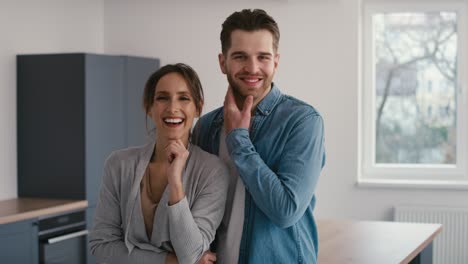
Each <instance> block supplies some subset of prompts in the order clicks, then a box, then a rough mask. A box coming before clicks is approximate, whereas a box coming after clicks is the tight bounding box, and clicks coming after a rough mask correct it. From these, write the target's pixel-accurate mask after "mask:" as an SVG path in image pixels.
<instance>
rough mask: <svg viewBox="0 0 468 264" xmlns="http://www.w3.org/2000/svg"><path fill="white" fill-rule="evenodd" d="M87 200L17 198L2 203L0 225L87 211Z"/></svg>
mask: <svg viewBox="0 0 468 264" xmlns="http://www.w3.org/2000/svg"><path fill="white" fill-rule="evenodd" d="M86 207H88V202H87V201H86V200H65V199H45V198H15V199H9V200H3V201H0V224H8V223H12V222H18V221H22V220H27V219H32V218H39V217H43V216H47V215H53V214H59V213H65V212H69V211H74V210H79V209H85V208H86Z"/></svg>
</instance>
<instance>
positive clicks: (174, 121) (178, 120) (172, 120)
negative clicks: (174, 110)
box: [164, 118, 184, 124]
mask: <svg viewBox="0 0 468 264" xmlns="http://www.w3.org/2000/svg"><path fill="white" fill-rule="evenodd" d="M183 121H184V120H183V119H182V118H165V119H164V122H165V123H169V124H180V123H182V122H183Z"/></svg>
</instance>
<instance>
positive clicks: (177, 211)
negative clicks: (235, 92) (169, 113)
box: [89, 142, 229, 264]
mask: <svg viewBox="0 0 468 264" xmlns="http://www.w3.org/2000/svg"><path fill="white" fill-rule="evenodd" d="M154 146H155V142H151V143H148V144H147V145H145V146H142V147H133V148H128V149H123V150H119V151H115V152H113V153H112V154H111V155H110V156H109V157H108V159H107V160H106V163H105V166H104V176H103V180H102V186H101V190H100V194H99V200H98V203H97V206H96V211H95V215H94V223H93V228H92V231H91V233H90V235H89V244H90V247H91V252H92V253H93V255H95V256H96V258H97V261H98V262H99V263H112V264H114V263H143V264H144V263H152V264H154V263H164V262H165V258H166V254H167V253H168V252H174V253H175V254H176V255H177V259H178V261H179V263H196V262H197V261H198V259H199V258H200V257H201V256H202V255H203V253H204V252H205V251H206V250H208V249H209V246H210V243H211V242H212V241H213V239H214V237H215V232H216V229H217V228H218V226H219V224H220V223H221V219H222V217H223V214H224V206H225V202H226V194H227V189H228V181H229V178H228V177H229V174H228V171H227V168H226V166H225V165H224V163H223V162H222V161H221V160H220V159H219V158H218V157H216V156H215V155H212V154H209V153H208V152H205V151H203V150H202V149H200V148H199V147H197V146H195V145H190V146H189V152H190V154H189V158H188V160H187V164H186V168H185V171H184V173H183V175H182V182H183V186H184V191H185V198H184V199H183V200H181V201H180V202H178V203H177V204H174V205H172V206H169V205H168V190H167V188H166V190H165V191H164V193H163V195H162V197H161V200H160V203H159V205H158V207H157V209H156V212H155V216H154V222H153V224H154V225H153V233H152V237H151V240H148V236H147V235H146V231H145V224H144V220H143V214H142V209H141V200H140V198H141V197H140V182H141V179H142V177H143V174H144V172H145V169H146V167H147V166H148V163H149V160H150V158H151V155H152V153H153V150H154Z"/></svg>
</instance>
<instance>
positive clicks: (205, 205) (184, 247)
mask: <svg viewBox="0 0 468 264" xmlns="http://www.w3.org/2000/svg"><path fill="white" fill-rule="evenodd" d="M214 161H216V164H219V165H218V166H216V167H215V168H214V169H211V171H208V169H209V167H212V166H213V164H205V166H204V168H203V172H205V173H209V175H204V176H207V177H206V178H205V179H204V180H203V182H199V183H198V184H199V185H203V187H202V189H201V191H200V192H199V193H198V195H197V197H196V198H195V200H194V202H193V204H192V206H191V208H190V207H189V203H188V201H187V197H184V199H182V200H181V201H179V202H178V203H176V204H174V205H171V206H168V214H169V231H170V238H171V243H172V246H173V247H174V251H175V252H176V255H177V259H178V261H179V263H181V264H185V263H187V264H189V263H190V264H191V263H196V262H197V261H198V260H199V259H200V258H201V256H202V255H203V253H204V252H205V251H207V250H208V249H209V246H210V244H211V242H212V241H213V240H214V237H215V233H216V229H217V228H218V226H219V224H220V223H221V220H222V218H223V215H224V207H225V203H226V194H227V189H228V184H229V181H228V180H229V178H228V175H229V174H228V170H227V168H226V167H225V165H224V163H222V162H221V160H219V159H216V160H214Z"/></svg>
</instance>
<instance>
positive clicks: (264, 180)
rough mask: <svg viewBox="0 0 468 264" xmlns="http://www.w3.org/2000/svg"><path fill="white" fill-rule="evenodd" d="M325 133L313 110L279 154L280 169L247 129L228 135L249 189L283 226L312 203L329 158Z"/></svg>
mask: <svg viewBox="0 0 468 264" xmlns="http://www.w3.org/2000/svg"><path fill="white" fill-rule="evenodd" d="M323 133H324V128H323V120H322V117H321V116H320V115H317V114H311V115H309V116H307V117H306V118H304V119H303V120H300V122H297V123H296V124H295V126H294V128H293V129H292V130H291V132H290V133H289V134H288V135H287V136H288V138H287V140H286V143H285V146H284V149H283V152H282V153H280V154H278V155H279V157H280V158H279V161H278V162H279V163H278V164H277V170H276V171H272V170H271V169H270V168H269V167H268V166H267V165H266V164H265V162H264V161H263V159H262V157H261V156H260V155H259V154H258V153H257V152H256V150H255V147H254V145H253V144H252V141H251V140H250V137H249V132H248V131H247V129H234V130H233V131H231V132H230V133H229V134H228V136H227V137H226V144H227V147H228V150H229V153H230V156H231V159H232V160H233V161H234V163H235V165H236V168H237V170H238V172H239V175H240V177H241V178H242V180H243V182H244V185H245V187H246V189H247V191H248V192H249V193H250V195H251V196H252V198H253V200H254V202H255V204H256V205H257V207H258V208H259V209H260V210H262V212H263V213H264V214H265V215H266V216H267V217H268V218H269V219H270V220H271V221H272V222H273V223H275V224H276V225H278V226H279V227H282V228H286V227H289V226H291V225H294V224H295V223H296V222H297V221H298V220H299V219H300V218H301V217H302V215H303V214H304V212H305V210H306V209H307V207H308V206H309V205H310V202H311V200H312V197H313V195H314V192H315V187H316V185H317V181H318V177H319V174H320V171H321V169H322V167H323V165H324V162H325V150H324V145H323V141H324V139H323ZM259 136H268V135H259ZM272 142H274V141H272Z"/></svg>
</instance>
